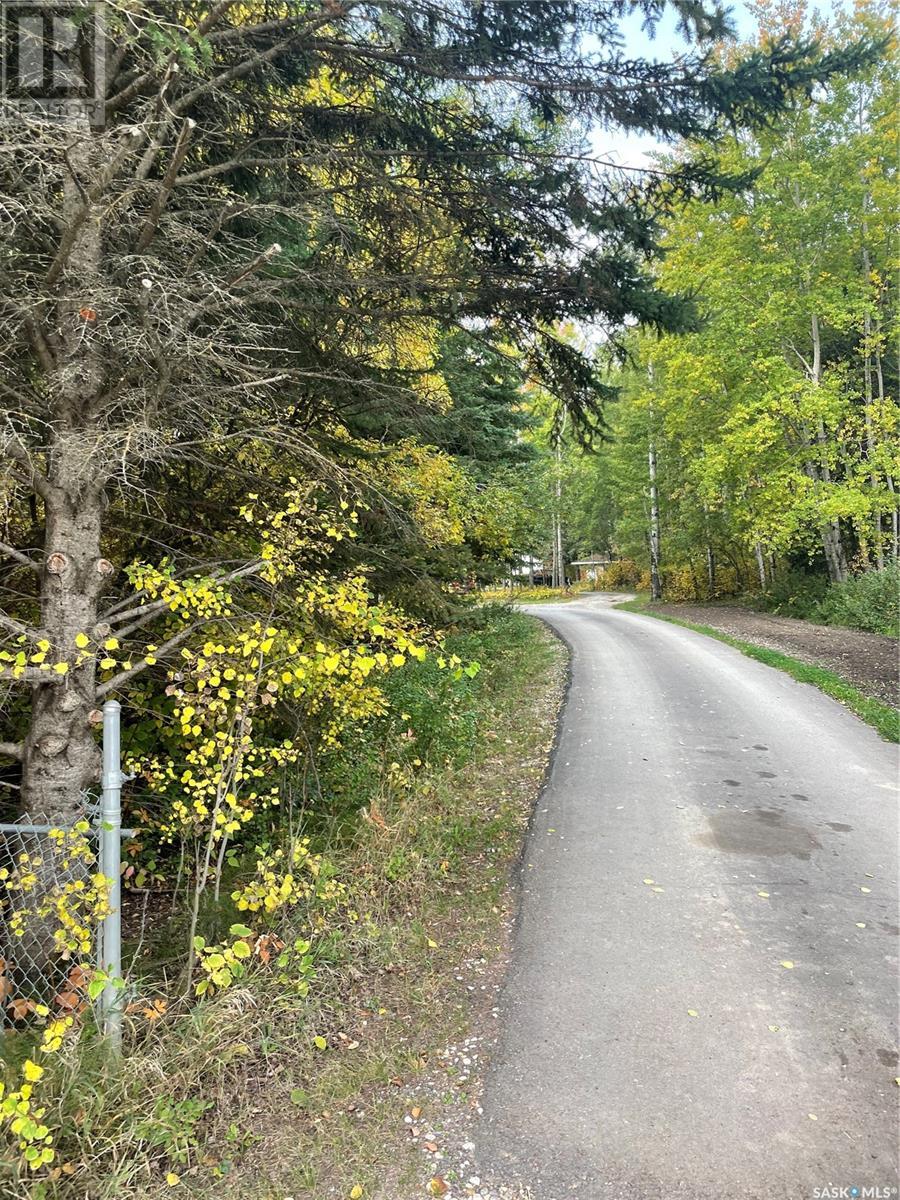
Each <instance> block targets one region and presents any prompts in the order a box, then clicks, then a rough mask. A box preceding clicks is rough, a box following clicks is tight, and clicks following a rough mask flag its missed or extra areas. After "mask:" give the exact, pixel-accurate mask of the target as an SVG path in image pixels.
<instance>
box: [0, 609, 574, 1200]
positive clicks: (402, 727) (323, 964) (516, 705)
mask: <svg viewBox="0 0 900 1200" xmlns="http://www.w3.org/2000/svg"><path fill="white" fill-rule="evenodd" d="M445 652H446V653H448V654H449V653H455V654H457V655H458V656H459V658H460V659H462V660H463V661H464V662H468V661H473V660H474V661H478V662H479V663H481V664H482V669H481V671H480V672H479V673H478V674H477V676H476V677H475V678H470V679H469V680H468V681H467V685H466V686H456V684H455V683H454V681H453V679H452V677H451V676H450V675H449V673H448V672H446V671H440V670H439V669H438V667H437V666H436V665H435V664H431V663H429V662H427V661H426V662H425V663H421V664H420V663H415V664H413V663H411V664H409V666H408V667H406V668H404V669H403V670H402V671H398V672H397V674H396V677H395V678H394V679H393V680H392V681H391V692H392V694H391V708H392V712H394V713H395V716H392V717H386V718H384V719H383V720H381V721H380V722H377V723H376V724H375V725H374V726H370V727H369V728H368V729H365V730H363V729H359V730H356V731H354V732H353V733H352V734H351V736H349V737H348V738H347V739H346V740H345V743H344V747H343V750H342V751H341V752H340V753H338V752H335V753H334V754H333V755H330V756H325V757H323V758H322V759H321V761H319V762H318V763H317V764H316V770H315V772H310V773H308V775H307V776H306V777H304V778H303V779H298V780H297V781H296V786H297V795H298V801H297V804H296V805H295V810H294V811H295V819H296V820H297V821H298V822H299V823H300V825H301V826H302V831H303V833H304V835H305V836H309V837H310V839H311V841H312V844H313V846H314V848H315V849H316V851H317V852H319V853H323V854H324V855H326V856H327V858H328V860H329V861H330V862H331V863H332V864H333V866H334V869H335V871H336V874H337V877H339V878H340V879H341V880H342V881H343V883H344V884H345V885H346V888H347V895H348V897H349V900H348V902H347V903H346V904H345V905H343V906H342V907H341V908H340V909H339V910H338V911H335V913H334V914H333V915H331V916H330V918H329V920H328V921H327V922H326V923H324V924H322V925H321V926H320V927H319V928H318V929H317V931H316V934H315V936H314V938H313V944H312V947H311V950H310V955H309V957H310V958H311V963H312V965H311V972H312V979H311V986H310V988H309V992H308V994H306V995H304V994H302V992H301V991H298V990H297V988H295V987H292V986H291V985H290V983H289V982H285V980H284V977H280V976H279V972H278V970H276V969H274V965H273V964H270V965H269V967H264V966H263V965H262V964H257V965H255V966H254V968H253V969H251V970H250V971H249V972H248V974H247V976H246V978H244V979H242V980H241V981H240V982H239V983H236V984H233V985H232V986H231V987H230V988H229V989H228V990H223V991H221V992H219V993H218V994H216V995H214V996H213V997H212V998H209V999H204V1000H201V1001H199V1002H197V1001H194V1002H192V1003H187V1002H183V1001H179V999H178V997H177V994H176V993H175V992H174V991H173V990H172V989H171V988H169V989H168V990H166V986H165V980H164V977H163V975H162V974H161V972H160V963H161V962H164V961H165V960H166V956H167V955H171V953H172V945H173V943H174V944H177V941H178V939H177V938H176V939H172V938H171V937H170V936H168V934H167V931H166V929H165V925H166V906H165V901H164V899H160V900H159V908H158V911H157V913H156V921H155V923H154V922H153V921H151V922H149V926H150V928H151V932H148V931H147V930H144V931H142V933H141V939H142V941H143V940H144V939H149V940H150V941H151V942H154V941H156V942H158V943H159V945H154V946H151V947H149V949H150V953H148V954H145V953H144V950H146V949H148V947H143V949H142V948H141V947H139V946H135V947H133V949H135V950H138V951H139V957H138V958H137V959H136V960H135V963H134V967H133V974H132V978H131V980H130V984H131V988H132V994H133V995H139V996H140V997H141V998H139V999H137V1000H136V1002H133V1003H132V1004H131V1006H130V1013H129V1015H128V1017H127V1018H126V1049H125V1055H124V1059H123V1061H122V1063H121V1064H116V1063H115V1062H113V1061H111V1060H110V1058H109V1055H108V1052H107V1051H106V1049H105V1047H104V1046H103V1044H102V1043H101V1042H100V1041H99V1040H98V1039H97V1038H95V1037H92V1036H91V1035H90V1033H89V1031H85V1034H84V1035H83V1036H82V1038H80V1039H79V1040H78V1041H73V1042H72V1043H71V1044H70V1045H69V1046H68V1047H66V1048H64V1049H63V1050H62V1051H61V1053H60V1054H59V1055H58V1056H57V1058H58V1061H57V1062H56V1063H54V1065H53V1074H52V1078H50V1077H49V1072H48V1080H47V1081H46V1082H47V1085H48V1086H47V1088H46V1089H45V1092H44V1094H43V1097H42V1100H43V1102H44V1103H45V1104H46V1107H47V1115H46V1117H45V1121H46V1122H47V1124H48V1125H49V1126H50V1127H51V1128H52V1129H53V1130H54V1131H55V1135H56V1137H55V1144H56V1158H55V1162H54V1164H53V1166H52V1168H49V1169H47V1170H45V1171H42V1172H41V1173H39V1174H36V1175H31V1176H30V1177H26V1173H25V1172H24V1171H22V1172H21V1173H20V1172H19V1171H18V1169H17V1168H16V1166H15V1165H14V1164H12V1163H5V1164H2V1165H0V1191H2V1193H3V1195H4V1196H7V1195H8V1196H9V1197H10V1198H13V1197H21V1198H23V1200H25V1198H27V1200H74V1198H75V1197H79V1198H81V1197H85V1196H89V1197H90V1198H91V1200H113V1198H118V1197H129V1200H131V1198H135V1200H145V1198H146V1200H150V1198H155V1197H159V1196H164V1195H170V1194H172V1189H174V1188H177V1189H179V1193H180V1194H189V1195H190V1194H193V1195H198V1196H201V1195H202V1196H207V1195H212V1194H215V1195H216V1196H217V1197H225V1198H234V1200H237V1198H238V1197H240V1198H241V1200H274V1198H275V1197H278V1198H279V1200H281V1197H283V1196H285V1195H286V1194H290V1195H292V1196H295V1197H297V1200H300V1198H301V1197H303V1198H308V1200H313V1198H314V1197H315V1198H321V1196H323V1195H324V1194H325V1193H326V1190H327V1191H328V1192H329V1194H331V1191H330V1189H331V1188H336V1189H337V1190H336V1191H335V1192H334V1194H336V1195H350V1194H351V1193H352V1194H353V1195H365V1196H367V1197H368V1196H371V1195H373V1194H374V1191H375V1190H376V1189H378V1188H382V1187H383V1186H384V1183H385V1180H386V1179H389V1178H392V1179H396V1180H397V1181H400V1182H398V1186H400V1187H402V1186H403V1185H402V1179H404V1178H406V1175H404V1172H407V1173H408V1172H410V1171H413V1170H414V1167H415V1164H414V1162H412V1161H411V1160H410V1159H409V1158H408V1156H406V1157H405V1156H404V1152H402V1150H401V1151H400V1152H398V1150H397V1147H396V1145H395V1144H394V1143H392V1141H391V1138H390V1136H389V1135H390V1132H391V1131H396V1127H397V1124H398V1122H399V1123H400V1128H401V1130H402V1128H403V1126H402V1117H403V1111H404V1109H403V1103H404V1100H403V1097H404V1091H403V1089H404V1087H405V1086H406V1085H407V1084H409V1082H410V1081H411V1080H414V1079H415V1077H416V1075H417V1073H419V1072H421V1071H422V1070H424V1069H425V1067H426V1066H427V1064H428V1062H429V1061H430V1060H431V1059H432V1058H433V1057H434V1056H435V1055H436V1052H437V1050H438V1049H439V1048H440V1047H442V1046H443V1045H444V1044H446V1042H447V1040H448V1039H451V1038H452V1037H454V1036H455V1035H456V1034H457V1033H458V1032H459V1030H460V1029H461V1028H462V1025H463V1024H464V1021H465V1004H464V1000H465V996H464V995H460V994H458V993H459V992H460V991H462V985H461V984H459V983H457V982H455V980H456V975H457V972H458V970H459V964H460V963H462V961H463V960H464V959H465V958H466V957H467V956H468V955H471V954H472V953H478V952H483V953H485V954H488V953H490V952H491V949H492V948H493V950H494V952H495V951H496V947H497V944H498V942H499V941H501V940H502V930H501V924H502V920H503V918H502V915H501V914H502V911H503V904H504V896H505V892H506V887H507V879H508V867H509V864H510V862H511V861H512V859H513V857H514V856H515V854H516V852H517V848H518V845H519V843H520V839H521V834H522V829H523V826H524V823H525V821H526V819H527V814H528V811H529V807H530V803H531V802H532V801H533V798H534V794H535V793H536V789H537V786H538V783H539V780H540V777H541V775H542V772H543V764H544V761H545V756H546V751H547V747H548V742H549V739H550V737H551V735H552V726H553V719H554V711H555V699H554V698H555V691H554V688H553V686H552V685H551V686H548V683H547V678H548V673H549V675H550V676H551V678H552V676H553V674H554V672H555V671H556V667H557V664H558V662H559V659H560V656H561V651H560V649H559V647H558V644H557V643H556V642H555V641H554V640H553V639H552V638H551V637H550V635H548V634H547V633H546V632H545V631H544V630H543V629H542V628H541V627H539V626H538V624H537V623H536V622H534V621H532V620H531V619H530V618H528V617H527V616H525V615H523V614H520V613H516V612H513V611H510V610H509V609H508V608H502V607H497V606H494V607H482V608H479V609H473V610H472V611H471V612H470V613H469V614H468V616H467V617H466V619H465V620H464V621H463V622H462V623H461V625H460V627H459V628H458V630H457V631H456V632H455V633H454V634H453V635H452V636H451V637H450V638H449V639H448V642H447V646H446V651H445ZM301 799H302V804H301V803H300V800H301ZM238 869H239V868H238ZM224 907H225V909H226V911H223V912H219V913H216V912H212V913H208V914H205V915H204V918H203V920H205V921H206V926H203V932H204V933H207V934H209V933H212V934H214V933H215V932H216V931H215V928H212V929H210V928H209V927H210V926H215V925H216V922H217V921H218V923H219V924H222V923H223V922H227V921H228V920H230V919H231V918H232V916H233V914H231V913H229V912H227V905H225V906H224ZM154 924H155V927H156V929H157V933H153V932H152V928H153V927H154ZM307 928H308V920H307V914H305V913H302V912H300V913H296V912H295V913H294V914H293V915H292V917H291V919H289V920H286V921H285V922H284V923H283V924H282V925H281V926H280V927H279V929H278V931H277V932H278V937H279V940H280V941H281V942H282V943H283V944H284V946H285V947H287V948H288V949H289V948H290V947H291V945H292V942H293V939H294V938H295V937H297V936H298V934H303V935H304V936H305V933H306V930H307ZM140 964H143V966H141V965H140ZM139 969H140V971H142V972H143V976H142V977H140V976H139V974H138V971H139ZM170 975H171V972H170ZM454 989H455V990H456V993H457V994H454ZM4 1041H5V1046H4V1050H5V1052H6V1053H7V1054H8V1056H9V1060H10V1061H11V1060H12V1059H14V1058H15V1056H16V1053H17V1052H16V1051H14V1049H13V1048H12V1043H10V1042H9V1039H4ZM386 1131H387V1132H386ZM401 1146H402V1143H401Z"/></svg>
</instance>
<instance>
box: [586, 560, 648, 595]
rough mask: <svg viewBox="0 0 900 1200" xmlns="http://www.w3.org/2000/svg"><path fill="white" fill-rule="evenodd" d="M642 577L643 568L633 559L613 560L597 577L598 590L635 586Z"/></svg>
mask: <svg viewBox="0 0 900 1200" xmlns="http://www.w3.org/2000/svg"><path fill="white" fill-rule="evenodd" d="M640 578H641V569H640V567H639V566H638V565H637V563H636V562H634V561H633V559H630V558H620V559H618V560H617V561H616V562H611V563H610V564H609V566H608V567H607V568H606V569H605V570H604V571H602V572H601V573H600V575H599V577H598V579H597V588H598V590H600V589H604V588H609V589H614V588H633V587H635V586H636V585H637V583H638V581H639V580H640Z"/></svg>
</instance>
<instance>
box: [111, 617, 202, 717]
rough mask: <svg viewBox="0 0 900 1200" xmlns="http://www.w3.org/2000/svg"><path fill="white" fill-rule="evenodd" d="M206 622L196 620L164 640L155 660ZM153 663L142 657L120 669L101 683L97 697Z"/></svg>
mask: <svg viewBox="0 0 900 1200" xmlns="http://www.w3.org/2000/svg"><path fill="white" fill-rule="evenodd" d="M205 624H206V622H205V621H195V622H194V623H193V624H192V625H188V626H186V627H185V628H184V629H180V630H179V631H178V633H176V634H175V635H174V637H170V638H169V640H168V641H167V642H163V644H162V645H161V646H158V647H157V648H156V649H155V650H154V651H153V655H152V657H153V659H154V661H157V660H158V659H160V658H162V657H163V655H165V654H168V652H169V651H170V650H174V649H175V648H176V647H177V646H180V645H181V643H182V642H186V641H187V639H188V638H189V637H190V636H191V634H192V633H195V632H196V631H197V630H198V629H199V628H200V627H201V626H202V625H205ZM152 665H153V664H152V663H148V662H147V659H146V658H142V659H141V660H140V661H139V662H136V663H135V664H134V665H133V666H132V667H130V668H129V669H128V670H127V671H120V672H119V673H118V675H113V676H112V678H111V679H107V680H106V681H105V683H101V684H100V686H99V687H98V688H97V692H96V695H97V697H98V698H100V697H102V696H106V695H107V694H108V693H109V692H112V691H115V689H116V688H119V687H121V686H122V684H123V683H127V682H128V680H129V679H133V678H134V676H135V675H139V674H140V673H141V671H146V669H147V667H149V666H152Z"/></svg>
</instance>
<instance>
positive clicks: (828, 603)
mask: <svg viewBox="0 0 900 1200" xmlns="http://www.w3.org/2000/svg"><path fill="white" fill-rule="evenodd" d="M811 616H812V620H814V621H821V622H822V623H823V624H826V625H846V626H848V627H849V628H850V629H865V630H868V631H869V632H870V633H885V634H888V635H889V636H891V637H898V636H900V567H896V566H894V567H887V568H885V570H883V571H867V572H866V573H865V575H857V576H856V577H855V578H853V579H848V580H847V582H846V583H839V584H833V585H832V586H831V587H829V588H828V589H827V591H826V592H825V594H824V596H823V597H822V599H821V600H820V601H819V602H818V604H816V606H815V608H814V609H813V612H812V614H811Z"/></svg>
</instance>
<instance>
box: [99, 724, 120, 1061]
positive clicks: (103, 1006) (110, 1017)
mask: <svg viewBox="0 0 900 1200" xmlns="http://www.w3.org/2000/svg"><path fill="white" fill-rule="evenodd" d="M120 711H121V706H120V704H119V702H118V700H107V701H106V703H105V704H104V705H103V774H102V775H101V777H100V783H101V788H102V794H101V801H100V863H99V866H100V873H101V875H105V876H106V877H107V878H108V879H110V880H112V883H111V885H110V889H109V915H108V916H107V917H106V918H105V919H104V921H103V928H102V931H101V944H100V965H101V967H102V969H103V970H104V971H105V972H106V973H107V975H108V976H109V978H110V979H120V978H121V976H122V770H121V762H120V736H119V714H120ZM100 1012H101V1015H102V1019H103V1032H104V1033H105V1034H106V1036H107V1037H108V1038H109V1043H110V1046H111V1047H112V1049H113V1050H114V1051H115V1052H116V1053H119V1051H120V1050H121V1048H122V1006H121V996H120V993H119V991H118V989H117V988H116V987H114V986H113V985H112V984H107V986H106V987H105V988H104V989H103V992H102V994H101V997H100Z"/></svg>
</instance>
